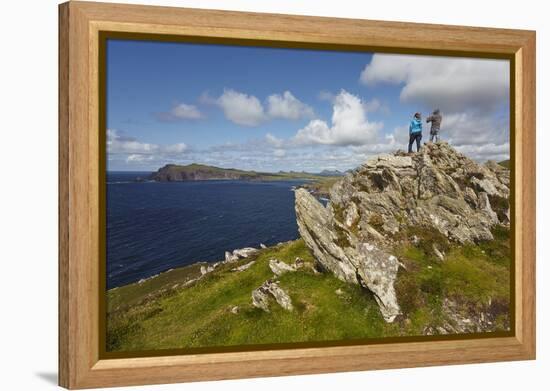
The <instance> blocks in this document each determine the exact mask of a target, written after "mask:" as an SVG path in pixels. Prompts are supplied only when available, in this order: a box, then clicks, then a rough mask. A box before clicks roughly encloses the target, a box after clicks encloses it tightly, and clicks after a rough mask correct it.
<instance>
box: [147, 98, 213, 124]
mask: <svg viewBox="0 0 550 391" xmlns="http://www.w3.org/2000/svg"><path fill="white" fill-rule="evenodd" d="M155 116H156V117H157V119H158V120H159V121H163V122H176V121H183V120H197V119H201V118H204V116H203V114H202V113H201V112H200V111H199V109H198V108H197V106H194V105H188V104H185V103H179V104H177V105H175V106H174V107H172V109H171V110H170V111H167V112H161V113H156V114H155Z"/></svg>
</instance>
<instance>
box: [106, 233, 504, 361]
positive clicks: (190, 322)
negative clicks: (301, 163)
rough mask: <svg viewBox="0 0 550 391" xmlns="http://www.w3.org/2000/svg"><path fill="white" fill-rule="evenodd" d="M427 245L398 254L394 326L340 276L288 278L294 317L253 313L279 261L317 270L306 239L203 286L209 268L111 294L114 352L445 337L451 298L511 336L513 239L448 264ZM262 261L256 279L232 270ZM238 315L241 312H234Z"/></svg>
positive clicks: (226, 268) (274, 309)
mask: <svg viewBox="0 0 550 391" xmlns="http://www.w3.org/2000/svg"><path fill="white" fill-rule="evenodd" d="M417 235H418V236H419V237H420V238H421V241H420V242H419V244H417V245H413V244H412V243H403V245H402V246H401V247H400V248H399V249H398V251H399V253H398V254H397V255H398V256H399V258H400V260H401V261H402V262H403V263H404V265H405V266H406V270H405V269H400V272H399V276H398V280H397V284H396V289H397V292H398V298H399V301H400V305H401V307H402V310H403V316H400V317H399V318H398V319H397V320H396V321H395V322H394V323H392V324H388V323H386V322H384V320H383V318H382V316H381V315H380V312H379V309H378V306H377V304H376V302H375V300H374V297H373V296H372V295H371V294H370V293H369V292H368V291H366V290H365V289H362V288H361V287H359V286H355V285H348V284H346V283H344V282H342V281H340V280H338V279H336V278H335V277H333V276H332V275H330V274H317V273H314V272H313V270H311V269H310V270H306V269H304V270H299V271H296V272H290V273H286V274H284V275H282V276H281V277H279V278H278V280H279V281H280V286H281V288H283V289H284V290H285V291H286V292H287V293H288V294H289V295H290V297H291V299H292V302H293V305H294V310H293V311H292V312H288V311H285V310H283V309H282V308H281V307H279V306H278V305H277V304H276V303H275V302H273V303H272V304H271V307H270V309H271V312H269V313H267V312H264V311H262V310H261V309H258V308H254V307H253V306H252V305H251V292H252V290H254V289H255V288H257V287H259V286H260V285H261V284H262V283H263V282H264V281H266V280H267V279H269V278H272V277H273V273H272V272H271V270H270V269H269V265H268V262H269V259H271V258H277V259H279V260H281V261H284V262H287V263H291V262H293V261H294V259H295V258H296V257H300V258H302V259H303V260H304V261H306V262H313V258H312V256H311V254H310V252H309V250H308V249H307V248H306V247H305V245H304V243H303V241H302V240H297V241H294V242H289V243H286V244H282V245H279V246H275V247H271V248H267V249H264V250H262V251H260V253H259V254H258V255H256V256H255V257H253V258H249V259H244V260H241V261H239V262H236V263H232V264H226V265H222V266H221V267H218V268H217V269H215V271H213V272H211V273H209V274H207V275H205V276H204V277H203V278H202V279H200V280H198V281H196V282H194V283H191V284H189V285H187V286H185V282H186V281H189V280H190V279H193V278H196V277H197V276H199V275H200V265H191V266H188V267H185V268H180V269H175V270H172V271H170V272H166V273H163V274H161V275H160V276H157V277H156V278H152V279H149V280H147V281H145V282H142V283H141V284H139V283H135V284H131V285H127V286H124V287H121V288H116V289H113V290H110V291H109V292H108V320H107V324H108V332H107V334H108V341H107V342H108V350H110V351H136V350H154V349H168V348H187V347H205V346H224V345H243V344H261V343H278V342H304V341H327V340H342V339H355V338H367V337H385V336H399V335H422V334H426V333H433V332H432V331H430V330H435V333H437V330H438V327H440V326H445V325H446V324H449V323H451V324H452V323H453V322H456V320H454V319H453V318H452V317H450V316H449V314H448V313H447V312H446V311H445V304H444V303H445V299H446V298H448V299H452V300H453V302H454V303H456V308H455V309H454V310H455V312H458V313H460V314H461V315H462V316H464V317H466V316H476V315H478V314H479V313H480V312H482V311H485V312H487V313H488V314H489V316H490V317H491V319H492V322H491V324H492V325H493V327H492V329H493V330H507V329H508V327H509V317H508V306H509V296H510V295H509V285H510V284H509V278H510V276H509V271H510V247H509V241H508V231H506V230H504V229H503V228H498V229H497V230H496V231H495V235H496V239H495V240H494V241H491V242H487V243H482V244H480V245H467V246H461V247H458V246H450V245H448V244H445V243H442V244H439V245H440V248H443V249H444V250H446V254H447V256H446V259H445V261H443V262H442V261H439V260H438V259H437V258H436V257H434V256H433V255H432V251H431V248H432V247H431V246H432V243H433V242H438V241H439V240H440V238H439V237H438V236H437V235H436V234H434V233H433V232H427V231H421V232H418V233H417ZM251 259H255V260H256V263H255V264H254V265H253V266H252V267H250V268H249V269H248V270H245V271H242V272H234V271H231V269H233V268H235V267H236V266H238V265H241V264H245V263H248V262H250V260H251ZM235 306H238V312H237V313H233V312H232V311H231V309H232V308H234V307H235Z"/></svg>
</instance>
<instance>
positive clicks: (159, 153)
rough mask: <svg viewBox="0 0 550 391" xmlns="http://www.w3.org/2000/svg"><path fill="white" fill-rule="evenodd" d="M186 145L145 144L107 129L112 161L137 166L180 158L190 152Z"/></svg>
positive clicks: (109, 152) (108, 151) (109, 154)
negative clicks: (138, 164) (137, 164)
mask: <svg viewBox="0 0 550 391" xmlns="http://www.w3.org/2000/svg"><path fill="white" fill-rule="evenodd" d="M189 151H190V148H189V147H188V146H187V145H186V144H185V143H177V144H170V145H159V144H152V143H144V142H140V141H138V140H136V139H135V138H133V137H129V136H126V135H125V134H124V133H121V132H119V131H117V130H116V129H107V154H108V158H109V160H110V161H114V160H119V161H121V160H122V161H125V162H126V163H131V164H136V163H144V162H155V161H158V160H162V159H171V158H175V157H179V156H182V155H184V154H185V153H187V152H189Z"/></svg>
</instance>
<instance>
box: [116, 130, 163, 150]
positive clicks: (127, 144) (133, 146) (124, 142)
mask: <svg viewBox="0 0 550 391" xmlns="http://www.w3.org/2000/svg"><path fill="white" fill-rule="evenodd" d="M158 149H159V146H158V145H156V144H150V143H142V142H139V141H137V140H136V139H134V138H131V137H127V136H125V135H123V134H119V132H118V131H117V130H115V129H107V151H108V152H109V153H153V152H156V151H158Z"/></svg>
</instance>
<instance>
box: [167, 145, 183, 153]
mask: <svg viewBox="0 0 550 391" xmlns="http://www.w3.org/2000/svg"><path fill="white" fill-rule="evenodd" d="M187 150H188V147H187V145H186V144H185V143H177V144H172V145H168V146H166V147H164V152H166V153H183V152H185V151H187Z"/></svg>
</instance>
